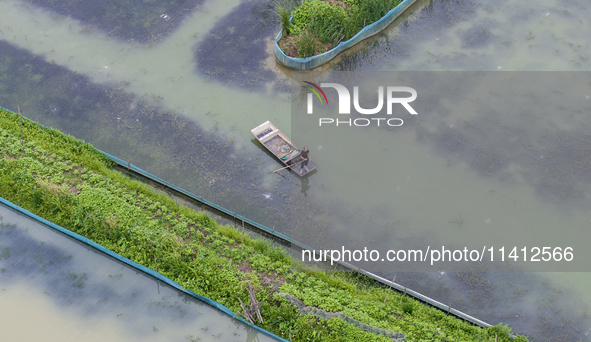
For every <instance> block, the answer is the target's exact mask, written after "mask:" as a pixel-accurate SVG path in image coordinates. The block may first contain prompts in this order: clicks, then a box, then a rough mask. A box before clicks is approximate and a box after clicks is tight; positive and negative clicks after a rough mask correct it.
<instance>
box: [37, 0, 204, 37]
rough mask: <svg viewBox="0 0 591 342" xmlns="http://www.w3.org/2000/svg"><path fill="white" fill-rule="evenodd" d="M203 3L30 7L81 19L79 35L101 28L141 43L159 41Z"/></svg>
mask: <svg viewBox="0 0 591 342" xmlns="http://www.w3.org/2000/svg"><path fill="white" fill-rule="evenodd" d="M202 2H203V1H202V0H187V1H156V0H145V1H137V0H131V1H115V0H110V1H98V2H97V1H77V0H66V1H51V0H33V1H31V3H32V4H34V5H37V6H40V7H43V8H45V9H47V10H50V11H52V12H55V13H58V14H59V15H61V16H70V17H72V18H75V19H77V20H80V21H81V22H82V23H83V25H85V26H84V27H83V28H82V30H81V32H89V31H93V30H96V29H100V30H102V31H104V32H106V33H107V34H108V35H110V36H115V37H117V38H120V39H123V40H134V41H136V42H140V43H154V42H158V41H160V40H161V39H162V37H163V36H165V35H167V34H168V33H170V31H171V30H173V29H174V28H176V27H177V26H178V25H179V24H181V23H182V22H183V19H185V17H186V16H187V15H188V14H190V13H191V12H192V11H194V10H195V9H196V8H198V6H199V5H200V4H201V3H202Z"/></svg>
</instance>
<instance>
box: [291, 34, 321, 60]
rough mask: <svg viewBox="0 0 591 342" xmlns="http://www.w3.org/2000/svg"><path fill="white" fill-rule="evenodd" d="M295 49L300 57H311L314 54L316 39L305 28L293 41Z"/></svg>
mask: <svg viewBox="0 0 591 342" xmlns="http://www.w3.org/2000/svg"><path fill="white" fill-rule="evenodd" d="M295 46H296V49H297V51H298V55H299V57H300V58H306V57H311V56H314V55H315V51H316V41H315V40H314V36H313V35H312V34H311V33H310V32H309V31H307V30H305V31H303V32H302V33H301V34H300V36H299V38H298V40H296V42H295Z"/></svg>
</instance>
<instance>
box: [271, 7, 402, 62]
mask: <svg viewBox="0 0 591 342" xmlns="http://www.w3.org/2000/svg"><path fill="white" fill-rule="evenodd" d="M401 2H402V0H363V1H362V0H342V1H340V0H304V2H303V3H302V4H301V5H300V6H298V7H296V8H295V10H293V11H292V13H291V14H292V16H293V19H292V20H291V22H289V21H288V20H287V21H286V20H285V19H286V18H288V17H289V15H288V14H287V12H288V10H287V9H286V7H280V8H279V10H278V14H279V17H280V19H281V26H282V28H283V35H282V37H281V40H280V41H279V46H280V47H281V49H282V50H283V52H284V53H285V54H287V55H288V56H291V57H300V58H303V56H306V57H310V56H311V55H310V54H309V52H310V50H311V49H310V41H313V42H314V49H313V50H314V52H313V55H317V54H321V53H324V52H326V51H328V50H330V49H333V48H334V47H336V46H337V45H338V44H339V43H340V42H341V41H347V40H349V39H351V38H353V36H355V35H356V34H357V33H358V32H359V31H361V30H362V29H363V28H364V27H365V26H367V25H370V24H373V23H374V22H376V21H378V20H380V19H381V18H382V17H384V16H385V15H386V13H388V11H390V10H391V9H392V8H394V7H396V6H398V5H399V4H400V3H401ZM302 40H304V41H305V42H302Z"/></svg>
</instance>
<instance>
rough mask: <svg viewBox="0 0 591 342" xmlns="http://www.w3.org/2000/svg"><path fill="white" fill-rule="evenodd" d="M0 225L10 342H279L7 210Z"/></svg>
mask: <svg viewBox="0 0 591 342" xmlns="http://www.w3.org/2000/svg"><path fill="white" fill-rule="evenodd" d="M0 218H1V221H0V272H1V277H0V303H2V307H3V308H4V309H3V310H2V313H0V322H1V323H0V326H1V327H2V336H3V338H5V339H7V340H10V341H32V340H35V339H39V338H42V339H43V340H47V341H63V340H64V338H65V337H68V338H71V339H73V340H81V339H91V340H109V341H145V340H146V339H149V340H151V341H199V340H205V341H210V340H219V341H249V342H250V341H252V342H254V341H272V340H273V339H271V338H269V337H266V336H263V335H261V334H260V333H257V332H256V331H255V330H254V329H252V328H249V327H247V326H245V325H244V324H242V323H240V322H238V321H236V320H234V319H232V318H231V317H229V316H227V315H224V314H222V313H221V312H219V311H217V310H216V309H214V308H212V307H210V306H208V305H206V304H204V303H202V302H200V301H198V300H196V299H194V298H192V297H189V296H187V295H185V294H183V293H180V292H178V291H176V290H174V289H172V288H171V287H169V286H168V285H166V284H164V283H161V282H159V281H157V280H154V279H152V278H150V277H148V276H146V275H144V274H143V273H139V272H138V271H136V270H135V269H132V268H130V267H128V266H125V265H124V264H122V263H120V262H119V261H116V260H114V259H111V258H109V257H107V256H105V255H103V254H101V253H98V252H96V251H94V250H93V249H91V248H89V247H87V246H85V245H83V244H81V243H79V242H77V241H74V240H72V239H70V238H68V237H65V236H63V235H61V234H59V233H57V232H55V231H54V230H52V229H50V228H46V227H45V226H42V225H40V224H38V223H37V222H35V221H32V220H30V219H27V218H25V217H23V216H20V215H18V214H16V213H15V212H13V211H11V210H9V209H7V208H6V207H4V206H0ZM31 319H33V320H34V321H35V329H30V328H28V327H30V324H31Z"/></svg>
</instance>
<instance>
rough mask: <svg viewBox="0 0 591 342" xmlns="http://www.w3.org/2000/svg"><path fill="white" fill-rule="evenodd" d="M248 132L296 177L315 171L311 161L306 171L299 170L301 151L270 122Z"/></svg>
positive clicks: (314, 165)
mask: <svg viewBox="0 0 591 342" xmlns="http://www.w3.org/2000/svg"><path fill="white" fill-rule="evenodd" d="M250 131H251V132H252V134H253V135H254V136H255V138H257V140H258V141H259V142H260V143H261V144H262V145H263V146H265V148H267V150H269V152H271V153H273V155H274V156H275V157H277V159H279V160H280V161H281V162H282V163H283V165H284V166H288V168H289V169H292V170H293V171H294V172H295V173H296V174H297V175H299V176H305V175H307V174H308V173H310V172H312V171H314V170H316V164H314V162H313V161H311V160H310V161H309V162H308V165H307V166H306V167H307V168H308V171H305V170H302V169H301V163H298V162H300V161H302V159H303V158H302V157H301V156H300V152H301V150H300V149H299V148H297V146H295V145H294V144H293V143H292V142H291V140H290V139H289V138H288V137H287V136H286V135H285V134H283V132H281V131H280V130H279V129H278V128H277V127H276V126H275V125H273V124H272V123H271V122H270V121H265V122H264V123H262V124H260V125H258V126H257V127H255V128H253V129H251V130H250Z"/></svg>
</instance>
